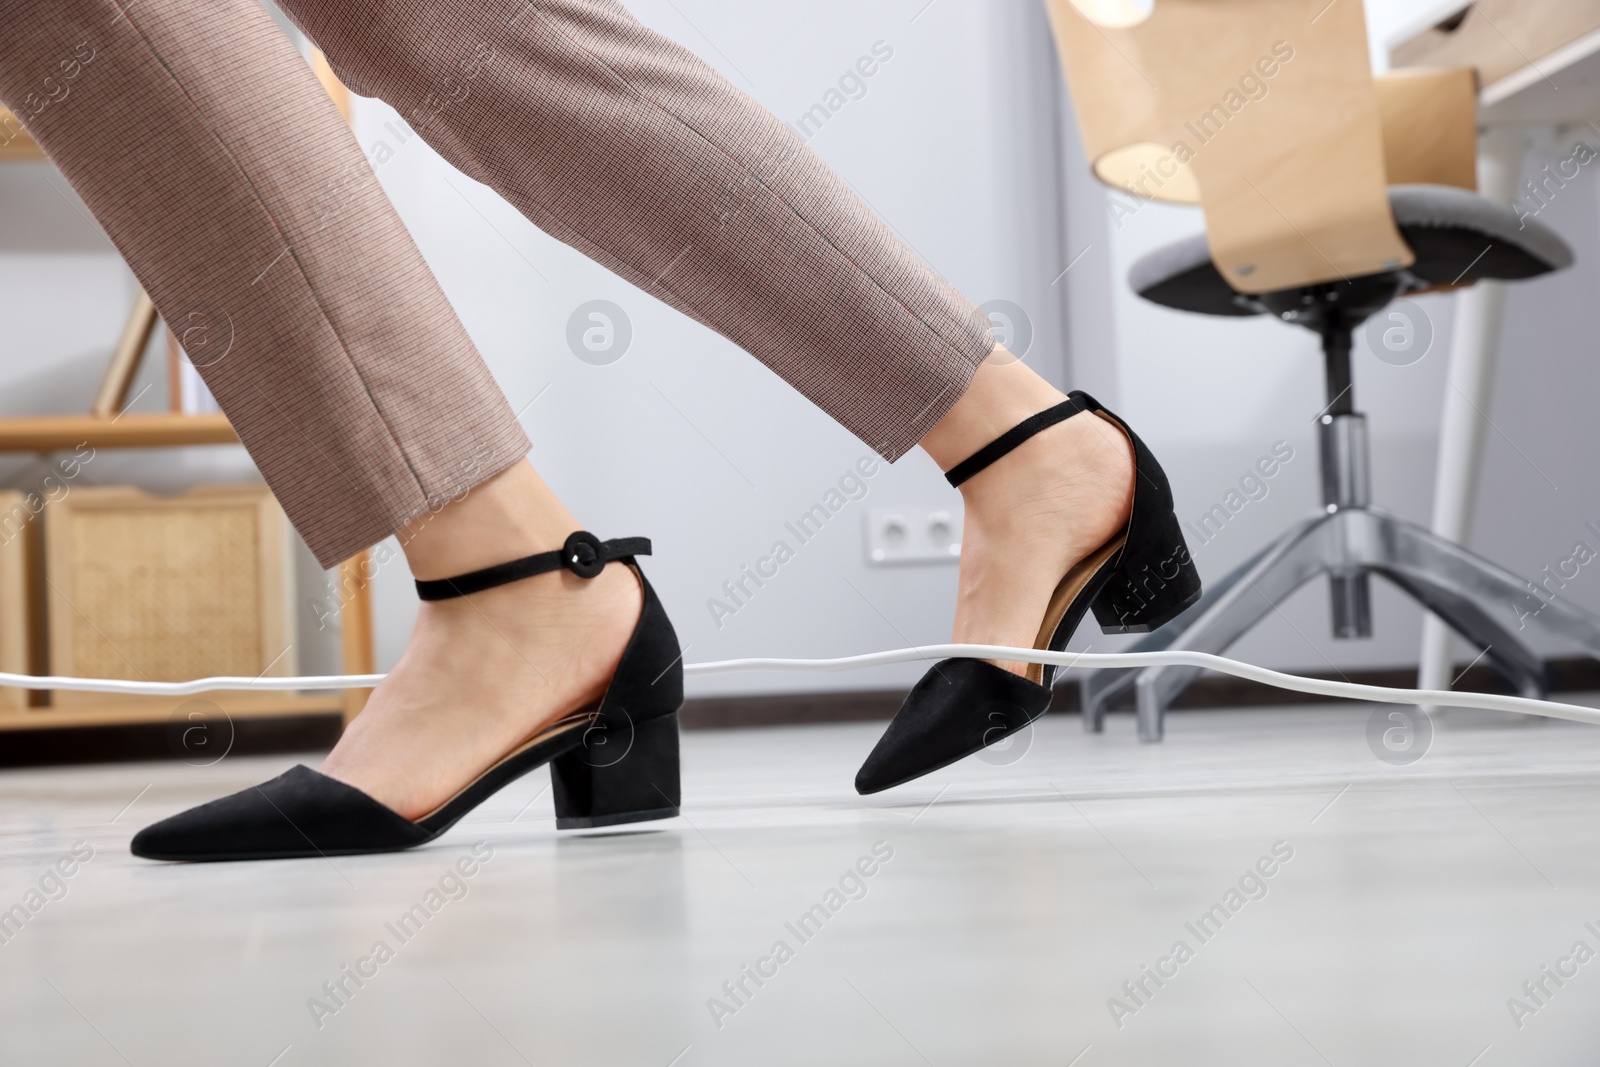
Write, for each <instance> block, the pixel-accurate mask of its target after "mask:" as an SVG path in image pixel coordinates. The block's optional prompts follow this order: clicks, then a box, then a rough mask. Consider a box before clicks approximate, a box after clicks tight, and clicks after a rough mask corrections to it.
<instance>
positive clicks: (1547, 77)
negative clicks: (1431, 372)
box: [1396, 0, 1600, 689]
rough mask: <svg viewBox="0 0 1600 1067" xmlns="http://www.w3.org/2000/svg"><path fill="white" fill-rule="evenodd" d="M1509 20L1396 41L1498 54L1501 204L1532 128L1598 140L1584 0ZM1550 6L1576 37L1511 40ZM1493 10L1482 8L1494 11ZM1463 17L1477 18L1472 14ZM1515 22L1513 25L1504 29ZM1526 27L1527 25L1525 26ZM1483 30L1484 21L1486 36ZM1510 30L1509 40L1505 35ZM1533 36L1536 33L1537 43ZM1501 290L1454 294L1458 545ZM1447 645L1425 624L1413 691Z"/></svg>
mask: <svg viewBox="0 0 1600 1067" xmlns="http://www.w3.org/2000/svg"><path fill="white" fill-rule="evenodd" d="M1521 4H1522V5H1523V6H1521V7H1520V8H1519V9H1518V10H1517V11H1516V12H1515V13H1514V14H1507V13H1506V12H1505V10H1504V9H1503V8H1499V9H1497V10H1496V12H1495V14H1494V15H1492V16H1490V15H1488V14H1487V10H1485V12H1483V13H1481V14H1479V15H1478V16H1477V17H1478V19H1479V22H1478V24H1477V25H1476V27H1475V28H1476V30H1477V31H1478V33H1477V37H1476V40H1477V42H1479V43H1478V44H1477V45H1473V44H1470V43H1468V42H1471V41H1472V40H1473V39H1474V38H1473V29H1474V27H1472V26H1464V27H1463V36H1462V40H1461V41H1459V42H1452V41H1448V40H1443V39H1441V38H1440V36H1439V35H1437V34H1433V35H1428V36H1430V37H1431V40H1432V47H1433V48H1434V54H1433V55H1432V56H1428V55H1419V54H1418V51H1419V49H1418V48H1417V47H1416V46H1414V45H1411V46H1408V45H1406V44H1402V45H1400V46H1398V47H1397V49H1396V51H1397V52H1400V53H1401V56H1399V57H1397V58H1402V59H1405V60H1409V61H1412V62H1426V61H1428V60H1429V59H1434V60H1436V61H1438V62H1441V63H1461V62H1474V61H1475V59H1476V57H1475V56H1474V54H1473V52H1474V50H1475V49H1476V48H1479V47H1483V48H1485V51H1486V53H1487V51H1488V49H1490V48H1492V49H1493V50H1494V51H1496V52H1498V53H1499V55H1498V56H1497V57H1494V58H1492V59H1491V58H1490V57H1489V56H1488V55H1487V54H1486V55H1485V57H1484V58H1485V60H1486V62H1485V64H1484V65H1486V66H1490V68H1491V75H1492V80H1490V81H1488V84H1486V85H1485V86H1484V87H1483V91H1482V94H1481V96H1480V98H1479V99H1480V111H1479V123H1480V127H1481V134H1480V153H1479V164H1478V186H1479V191H1480V192H1481V193H1483V195H1485V196H1487V197H1489V198H1491V199H1493V200H1497V201H1499V202H1501V203H1510V202H1512V201H1514V200H1515V199H1517V195H1518V187H1519V185H1520V184H1521V179H1522V162H1523V156H1524V153H1525V150H1526V146H1527V144H1528V139H1529V136H1530V134H1531V132H1532V129H1533V128H1537V127H1545V128H1550V127H1557V126H1562V125H1577V126H1581V127H1588V126H1589V124H1590V123H1591V122H1595V129H1594V137H1595V138H1596V139H1600V28H1595V29H1588V30H1587V31H1586V32H1584V31H1583V29H1582V26H1583V23H1585V22H1591V23H1592V22H1593V21H1594V19H1593V16H1592V13H1589V12H1587V11H1584V10H1580V9H1581V8H1584V7H1585V6H1586V3H1579V2H1577V0H1521ZM1552 4H1572V5H1573V6H1572V7H1564V8H1562V9H1561V11H1560V13H1559V17H1560V18H1561V19H1565V20H1568V21H1567V22H1566V25H1569V26H1574V27H1577V32H1576V35H1575V36H1573V37H1572V38H1571V39H1570V40H1568V41H1566V42H1565V43H1558V42H1553V41H1549V39H1548V37H1546V38H1545V39H1544V40H1543V41H1542V42H1540V44H1538V45H1535V44H1533V43H1530V41H1529V40H1528V39H1527V37H1526V36H1524V37H1523V40H1522V43H1521V44H1520V45H1519V44H1516V43H1514V40H1513V36H1512V35H1518V30H1519V28H1526V27H1527V26H1530V25H1533V24H1534V23H1535V22H1536V21H1538V22H1540V23H1541V24H1542V26H1543V27H1544V29H1545V31H1546V32H1547V31H1548V26H1549V19H1548V16H1549V15H1550V13H1551V12H1550V11H1549V10H1544V11H1541V10H1539V9H1544V8H1547V7H1548V5H1552ZM1495 6H1496V5H1494V4H1492V3H1491V4H1488V5H1486V9H1487V8H1488V7H1495ZM1462 7H1463V5H1462V4H1460V3H1459V2H1453V3H1452V2H1445V3H1442V4H1440V5H1439V10H1438V12H1437V15H1438V17H1439V18H1441V19H1442V18H1444V17H1446V16H1449V15H1451V14H1454V13H1457V12H1460V11H1461V10H1462ZM1468 17H1469V18H1472V17H1474V16H1473V15H1472V14H1471V13H1469V16H1468ZM1508 18H1515V19H1517V20H1518V21H1519V23H1520V25H1519V26H1507V25H1506V21H1505V20H1507V19H1508ZM1523 20H1526V21H1523ZM1485 23H1487V24H1488V30H1489V31H1492V32H1486V30H1485ZM1508 30H1509V35H1508V32H1507V31H1508ZM1537 33H1538V31H1534V36H1535V37H1537ZM1507 46H1509V47H1510V48H1512V49H1513V50H1514V52H1515V54H1516V55H1517V57H1518V62H1519V63H1520V65H1518V66H1516V67H1515V69H1509V70H1507V69H1506V68H1507V64H1506V62H1505V51H1504V49H1505V47H1507ZM1505 297H1506V290H1505V286H1504V285H1503V284H1502V283H1498V282H1480V283H1478V284H1477V285H1475V286H1473V287H1472V288H1470V289H1466V290H1463V291H1462V292H1461V293H1460V294H1459V295H1457V297H1456V317H1455V331H1454V338H1453V342H1452V346H1451V352H1450V367H1449V372H1448V380H1449V382H1450V386H1451V388H1447V389H1446V391H1445V397H1444V414H1443V420H1442V423H1441V426H1440V432H1439V457H1438V467H1437V474H1436V480H1435V488H1434V506H1433V529H1434V532H1435V533H1438V534H1440V535H1441V536H1444V537H1448V538H1449V539H1451V540H1452V541H1456V542H1458V543H1465V542H1466V541H1467V539H1468V537H1469V536H1470V534H1471V528H1472V514H1473V511H1474V508H1475V505H1476V503H1477V489H1478V482H1479V476H1480V473H1481V469H1482V463H1483V446H1484V443H1485V440H1486V439H1487V436H1488V429H1489V427H1488V423H1487V421H1486V417H1487V415H1488V412H1489V411H1490V408H1491V407H1492V405H1493V396H1492V389H1493V384H1494V377H1495V367H1496V363H1497V362H1498V359H1499V350H1500V332H1501V327H1502V325H1503V322H1504V316H1505ZM1453 645H1454V639H1453V635H1452V634H1451V632H1450V631H1449V630H1448V629H1446V627H1445V626H1444V624H1443V623H1442V622H1440V621H1439V620H1438V619H1437V618H1435V617H1433V616H1431V615H1430V616H1428V618H1427V619H1426V620H1425V621H1424V624H1423V631H1422V651H1421V669H1420V672H1419V677H1418V682H1417V685H1418V688H1421V689H1448V688H1449V687H1450V682H1451V681H1452V679H1453V678H1454V676H1455V667H1454V649H1453Z"/></svg>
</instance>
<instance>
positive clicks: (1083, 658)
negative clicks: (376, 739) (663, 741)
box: [0, 645, 1600, 726]
mask: <svg viewBox="0 0 1600 1067" xmlns="http://www.w3.org/2000/svg"><path fill="white" fill-rule="evenodd" d="M952 656H961V657H967V658H971V659H991V660H1012V661H1021V662H1025V663H1053V664H1055V665H1057V666H1059V667H1066V668H1069V669H1070V668H1072V667H1084V668H1088V669H1095V668H1101V667H1199V668H1202V669H1204V670H1209V671H1216V672H1218V673H1220V674H1231V675H1233V676H1234V677H1236V678H1244V679H1247V680H1249V681H1252V682H1261V683H1263V684H1265V685H1270V686H1276V687H1277V688H1279V689H1289V690H1293V691H1295V692H1299V693H1311V694H1314V695H1316V696H1328V697H1342V698H1344V699H1346V700H1370V701H1378V702H1380V703H1385V704H1422V705H1425V706H1430V707H1440V706H1448V707H1456V708H1480V709H1483V710H1485V711H1510V712H1516V713H1518V714H1521V715H1543V716H1546V717H1547V718H1552V719H1567V720H1569V721H1571V722H1586V723H1590V724H1591V725H1595V726H1600V708H1586V707H1583V706H1582V705H1580V704H1561V703H1557V702H1555V701H1552V700H1530V699H1528V698H1527V697H1512V696H1500V695H1499V694H1496V693H1458V692H1454V691H1449V690H1435V689H1427V690H1424V689H1391V688H1390V687H1388V686H1382V685H1361V684H1358V683H1356V682H1334V681H1327V680H1324V679H1320V678H1302V677H1300V676H1299V675H1295V674H1284V673H1282V672H1280V671H1273V670H1268V669H1267V668H1265V667H1257V666H1256V665H1254V664H1252V663H1241V662H1240V661H1238V660H1234V659H1228V658H1227V657H1225V656H1213V655H1211V654H1209V653H1206V652H1180V651H1168V652H1095V653H1090V652H1084V653H1074V652H1043V651H1040V650H1039V649H1036V648H1005V647H1003V646H1000V645H926V646H923V647H921V648H899V649H894V650H893V651H890V652H872V653H868V654H867V655H864V656H845V657H843V658H840V659H730V660H722V661H720V662H716V663H687V664H685V665H684V668H683V673H684V675H685V676H686V677H691V678H693V677H701V676H706V675H712V674H743V673H747V672H751V671H799V672H807V671H853V670H861V669H863V668H866V667H886V666H889V665H891V664H896V663H914V662H917V661H919V660H935V659H945V658H948V657H952ZM382 680H383V675H381V674H334V675H324V676H320V677H299V678H242V677H241V678H200V679H197V680H195V681H192V682H132V681H122V680H120V679H112V678H61V677H51V676H45V675H31V674H7V673H4V672H0V686H14V687H17V688H21V689H71V690H76V691H79V692H85V693H134V694H148V695H152V696H190V695H193V694H195V693H206V692H211V691H213V690H219V689H235V690H237V689H259V690H285V689H370V688H372V687H373V686H375V685H377V684H378V683H379V682H381V681H382Z"/></svg>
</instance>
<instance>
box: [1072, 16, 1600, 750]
mask: <svg viewBox="0 0 1600 1067" xmlns="http://www.w3.org/2000/svg"><path fill="white" fill-rule="evenodd" d="M1047 5H1048V8H1049V12H1050V17H1051V23H1052V27H1053V30H1054V32H1055V36H1056V40H1057V45H1058V48H1059V50H1060V54H1061V57H1062V61H1063V66H1064V68H1065V72H1066V75H1067V80H1068V84H1069V88H1070V90H1071V93H1072V97H1073V102H1074V107H1075V110H1076V112H1077V115H1078V122H1079V129H1080V132H1081V133H1082V135H1083V138H1084V142H1085V147H1086V149H1087V150H1088V155H1089V158H1090V160H1091V162H1092V165H1093V167H1094V170H1095V173H1096V175H1097V176H1098V177H1099V178H1100V179H1101V180H1103V181H1105V182H1107V183H1108V184H1111V185H1114V186H1118V187H1120V188H1122V189H1124V190H1125V191H1128V192H1131V193H1133V194H1134V195H1135V196H1137V197H1140V198H1142V199H1154V200H1166V201H1170V202H1177V203H1199V204H1201V205H1202V206H1203V208H1204V209H1205V220H1206V232H1205V233H1203V234H1199V235H1196V236H1194V237H1191V238H1188V239H1186V240H1181V241H1178V242H1176V243H1174V244H1171V245H1168V246H1167V247H1164V248H1161V249H1158V250H1157V251H1155V252H1154V253H1152V254H1150V255H1147V256H1146V257H1144V258H1143V259H1141V260H1140V261H1138V262H1137V263H1135V264H1134V266H1133V267H1132V269H1131V271H1130V273H1129V284H1130V285H1131V286H1132V287H1133V289H1134V291H1135V292H1137V293H1138V294H1139V295H1140V296H1141V297H1143V298H1144V299H1146V300H1149V301H1151V302H1153V303H1156V304H1160V305H1162V306H1164V307H1169V308H1174V309H1177V310H1180V311H1187V312H1191V313H1195V314H1203V315H1223V316H1231V317H1246V316H1256V315H1273V316H1276V317H1277V318H1279V319H1281V320H1282V321H1283V322H1284V323H1286V324H1288V325H1293V326H1299V327H1302V328H1304V329H1309V330H1312V331H1314V332H1315V333H1316V334H1317V335H1318V337H1319V338H1320V339H1321V342H1322V354H1323V374H1324V378H1325V381H1326V388H1327V394H1326V395H1327V401H1328V403H1327V406H1326V407H1325V408H1324V409H1323V411H1322V413H1321V415H1320V416H1319V417H1318V430H1319V440H1318V444H1319V450H1320V459H1321V473H1322V494H1323V505H1324V506H1323V509H1322V510H1321V511H1319V512H1317V513H1315V514H1313V515H1312V516H1310V517H1308V518H1306V519H1305V520H1304V521H1302V522H1300V523H1298V524H1297V525H1295V526H1294V527H1292V528H1291V529H1290V530H1288V531H1287V532H1286V533H1284V534H1283V535H1282V536H1281V537H1279V538H1278V539H1277V540H1276V541H1274V542H1272V543H1271V544H1269V545H1267V546H1265V547H1264V548H1262V549H1260V550H1259V551H1258V552H1256V553H1255V555H1253V556H1252V557H1251V558H1250V559H1248V560H1247V561H1246V562H1245V563H1243V564H1242V565H1240V566H1239V567H1237V568H1236V569H1235V570H1234V571H1233V572H1232V573H1230V574H1228V575H1227V576H1225V577H1224V578H1222V579H1221V580H1220V581H1215V582H1210V583H1208V588H1207V591H1206V594H1205V596H1204V597H1203V598H1202V599H1201V600H1200V601H1199V602H1198V603H1197V604H1195V605H1194V606H1193V607H1191V608H1190V609H1189V610H1188V611H1186V612H1185V613H1184V614H1183V615H1182V616H1180V617H1178V618H1177V619H1175V620H1173V621H1172V622H1170V623H1168V624H1167V625H1166V626H1163V627H1162V628H1160V629H1159V630H1157V631H1155V632H1154V633H1151V634H1149V635H1147V636H1146V637H1145V638H1144V639H1142V640H1141V641H1139V642H1138V643H1137V644H1135V645H1134V646H1132V650H1134V651H1154V650H1160V649H1166V648H1182V649H1187V650H1191V651H1200V652H1212V653H1220V652H1222V651H1223V650H1225V649H1226V648H1227V647H1228V646H1229V645H1231V644H1233V642H1234V641H1236V640H1238V638H1239V637H1241V636H1242V635H1243V634H1245V633H1246V632H1247V631H1249V630H1250V629H1251V628H1252V627H1253V626H1255V625H1256V624H1257V623H1258V622H1260V621H1261V620H1262V619H1264V618H1265V617H1266V616H1267V615H1269V614H1270V613H1272V612H1273V611H1275V610H1276V605H1277V604H1279V603H1281V602H1282V601H1283V600H1284V599H1286V598H1287V597H1288V596H1289V595H1290V594H1292V593H1293V592H1294V591H1295V590H1296V589H1298V588H1300V587H1301V586H1302V585H1304V584H1305V583H1306V582H1308V581H1310V580H1311V579H1313V578H1315V577H1318V576H1324V575H1325V576H1326V577H1327V579H1328V582H1329V591H1330V594H1331V599H1332V616H1333V620H1332V626H1333V633H1334V636H1335V637H1337V638H1342V639H1351V638H1362V637H1370V636H1371V634H1372V616H1371V599H1370V577H1371V576H1372V575H1374V574H1376V575H1378V576H1380V577H1383V578H1385V579H1387V580H1388V581H1390V582H1391V583H1393V584H1394V585H1396V586H1397V587H1399V588H1400V589H1401V590H1402V591H1403V592H1405V593H1406V594H1408V595H1409V596H1411V597H1412V598H1413V599H1414V600H1416V601H1417V602H1418V603H1420V604H1421V605H1422V606H1423V607H1424V608H1426V609H1427V610H1428V611H1431V612H1433V613H1434V614H1435V615H1437V616H1438V617H1439V618H1441V619H1442V620H1444V622H1445V623H1446V624H1447V625H1448V626H1450V627H1451V628H1452V629H1453V630H1455V631H1456V632H1457V633H1459V634H1460V635H1461V636H1462V637H1464V638H1465V639H1466V640H1467V641H1469V642H1471V643H1472V644H1474V645H1476V646H1477V647H1478V648H1479V649H1480V650H1482V652H1483V659H1484V660H1485V662H1487V663H1488V664H1490V665H1491V666H1492V667H1493V668H1494V669H1495V670H1496V671H1497V673H1499V674H1500V675H1502V676H1503V677H1504V678H1505V679H1506V680H1507V681H1508V682H1509V683H1510V684H1511V686H1512V687H1513V689H1514V690H1515V691H1516V692H1518V693H1520V694H1521V695H1523V696H1528V697H1543V696H1545V695H1546V691H1547V681H1546V671H1545V665H1544V662H1543V660H1542V659H1541V658H1540V657H1539V656H1538V655H1537V654H1536V653H1534V652H1533V650H1532V649H1530V648H1529V647H1528V646H1527V644H1526V643H1525V642H1524V641H1523V640H1522V639H1521V638H1520V637H1518V636H1517V632H1518V630H1520V629H1521V628H1522V627H1523V626H1524V625H1527V624H1532V625H1536V626H1538V627H1541V628H1543V629H1546V630H1549V631H1551V632H1554V633H1556V634H1559V635H1561V636H1564V637H1566V638H1569V639H1571V640H1573V641H1576V642H1578V643H1579V644H1581V645H1583V646H1584V647H1585V648H1586V649H1588V650H1589V651H1590V652H1591V654H1596V655H1600V616H1595V615H1593V614H1591V613H1589V612H1587V611H1584V610H1582V609H1579V608H1576V607H1573V606H1571V605H1569V604H1567V603H1565V602H1564V601H1560V600H1555V599H1551V598H1548V597H1541V596H1537V595H1536V594H1535V592H1534V591H1533V587H1532V586H1531V585H1530V583H1527V582H1525V581H1524V580H1523V579H1521V578H1519V577H1518V576H1517V575H1515V574H1513V573H1511V572H1510V571H1508V570H1506V569H1504V568H1502V567H1499V566H1497V565H1495V564H1494V563H1491V562H1489V561H1488V560H1485V559H1483V558H1481V557H1479V556H1477V555H1475V554H1473V553H1472V552H1469V551H1467V550H1466V549H1465V548H1463V547H1461V546H1460V545H1457V544H1454V543H1453V542H1450V541H1447V540H1445V539H1443V538H1441V537H1439V536H1437V535H1435V534H1433V533H1432V532H1430V531H1429V530H1427V529H1425V528H1423V527H1421V526H1418V525H1416V524H1415V523H1410V522H1406V521H1404V520H1402V519H1400V518H1397V517H1396V516H1393V515H1390V514H1388V513H1386V512H1384V511H1382V510H1380V509H1378V508H1376V507H1374V506H1373V505H1372V500H1371V479H1370V468H1369V464H1368V451H1367V429H1366V418H1365V416H1363V415H1362V414H1360V413H1359V412H1358V411H1357V410H1356V407H1355V393H1354V382H1353V380H1352V376H1351V362H1350V356H1351V351H1352V348H1353V337H1354V331H1355V330H1356V329H1357V328H1359V327H1360V326H1361V325H1362V324H1363V323H1364V322H1366V321H1367V320H1368V319H1369V318H1370V317H1372V316H1373V315H1375V314H1377V313H1379V312H1381V311H1382V310H1383V309H1384V308H1385V307H1387V306H1388V305H1389V304H1390V303H1391V302H1392V301H1393V300H1395V299H1396V298H1398V297H1401V296H1407V295H1413V294H1418V293H1424V292H1431V291H1438V290H1445V289H1452V288H1459V287H1463V286H1467V285H1471V284H1473V283H1475V282H1477V281H1479V280H1482V279H1497V280H1514V279H1524V278H1532V277H1536V276H1538V275H1541V274H1546V273H1549V272H1551V271H1555V270H1560V269H1562V268H1564V267H1567V266H1570V265H1571V263H1572V261H1573V257H1572V252H1571V250H1570V249H1569V248H1568V246H1567V245H1566V244H1565V242H1563V241H1562V240H1561V238H1560V237H1558V236H1557V235H1556V234H1555V233H1554V232H1552V231H1551V230H1549V229H1548V228H1547V227H1544V226H1542V225H1539V224H1538V223H1537V222H1534V221H1532V220H1521V219H1519V218H1518V215H1517V213H1516V212H1515V211H1514V210H1512V209H1511V208H1510V207H1509V206H1508V205H1503V204H1500V203H1497V202H1495V201H1492V200H1489V199H1488V198H1486V197H1483V196H1479V195H1478V194H1477V193H1476V192H1475V189H1476V142H1477V131H1476V123H1475V118H1476V101H1477V78H1476V74H1475V72H1473V71H1471V70H1407V71H1401V72H1397V73H1395V74H1393V75H1388V76H1385V77H1383V78H1379V79H1374V78H1373V76H1372V73H1371V67H1370V61H1369V58H1368V52H1367V45H1366V26H1365V16H1364V12H1363V10H1362V5H1361V3H1360V2H1359V0H1339V2H1337V3H1334V4H1328V3H1327V0H1154V7H1153V10H1152V11H1151V12H1150V13H1149V14H1148V16H1144V15H1141V14H1140V13H1139V12H1137V11H1134V10H1132V8H1131V5H1130V4H1128V3H1127V2H1126V0H1047ZM1196 42H1204V47H1203V48H1202V47H1197V46H1196ZM1241 72H1242V73H1241ZM1199 673H1200V669H1199V668H1195V667H1179V666H1167V667H1151V668H1146V669H1143V670H1104V671H1096V672H1093V673H1091V674H1089V675H1088V676H1086V678H1085V679H1084V681H1083V683H1082V685H1083V708H1084V725H1085V728H1086V729H1089V730H1091V731H1096V732H1098V731H1099V730H1101V729H1102V728H1103V725H1104V716H1105V713H1106V711H1107V709H1108V707H1109V705H1110V703H1111V702H1112V701H1113V700H1114V699H1116V698H1117V697H1119V696H1121V695H1124V694H1125V693H1126V692H1127V690H1128V689H1130V688H1131V689H1133V690H1134V692H1135V695H1136V707H1137V713H1138V727H1139V737H1140V738H1141V739H1142V740H1145V741H1158V740H1160V739H1161V737H1162V732H1163V720H1164V716H1165V713H1166V710H1167V708H1168V707H1169V706H1170V705H1171V704H1172V702H1173V701H1174V700H1175V699H1176V698H1177V697H1178V695H1179V694H1180V693H1182V691H1183V690H1184V689H1185V688H1186V687H1187V686H1188V685H1189V684H1190V683H1191V682H1192V681H1193V680H1194V679H1195V677H1197V676H1198V674H1199Z"/></svg>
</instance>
